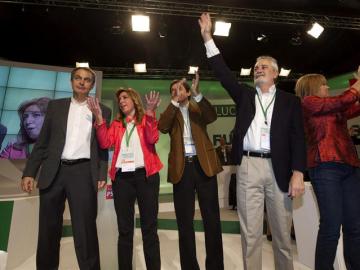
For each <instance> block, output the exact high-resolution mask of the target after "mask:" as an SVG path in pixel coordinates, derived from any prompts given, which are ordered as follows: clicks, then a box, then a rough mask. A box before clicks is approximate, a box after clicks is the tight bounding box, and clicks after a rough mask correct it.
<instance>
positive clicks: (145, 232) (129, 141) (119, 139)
mask: <svg viewBox="0 0 360 270" xmlns="http://www.w3.org/2000/svg"><path fill="white" fill-rule="evenodd" d="M116 99H117V102H118V105H119V114H118V116H117V118H116V119H115V120H114V121H113V122H112V123H111V126H110V128H109V129H108V128H107V127H106V123H105V121H104V120H103V118H102V113H101V109H100V107H99V102H98V100H96V99H94V98H89V100H88V104H89V108H90V110H91V111H92V112H93V114H94V115H95V118H96V128H97V129H96V135H97V138H98V141H99V145H100V147H101V148H110V147H112V146H114V155H113V158H112V163H111V168H110V173H109V174H110V178H111V180H112V181H113V182H112V189H113V196H114V204H115V211H116V215H117V222H118V230H119V238H118V263H119V269H120V270H131V269H132V257H133V235H134V205H135V200H137V202H138V206H139V211H140V223H141V232H142V238H143V247H144V255H145V261H146V268H147V269H154V270H160V265H161V263H160V247H159V237H158V234H157V215H158V197H159V186H160V177H159V173H158V172H159V171H160V169H161V168H162V164H161V161H160V159H159V157H158V155H157V154H156V150H155V144H156V143H157V141H158V139H159V132H158V129H157V120H156V116H155V110H156V108H157V107H158V105H159V103H160V98H159V93H155V92H150V93H149V94H148V95H147V96H146V111H144V108H143V105H142V102H141V98H140V95H139V94H138V93H137V92H136V91H135V90H134V89H131V88H128V89H120V90H118V91H117V92H116Z"/></svg>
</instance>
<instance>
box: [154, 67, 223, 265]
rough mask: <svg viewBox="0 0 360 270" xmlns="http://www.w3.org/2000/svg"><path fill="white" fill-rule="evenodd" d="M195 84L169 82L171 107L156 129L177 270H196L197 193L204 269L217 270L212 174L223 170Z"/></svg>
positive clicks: (219, 251)
mask: <svg viewBox="0 0 360 270" xmlns="http://www.w3.org/2000/svg"><path fill="white" fill-rule="evenodd" d="M198 84H199V75H198V74H196V78H195V79H194V80H193V84H192V87H191V88H190V86H189V85H188V84H187V83H186V80H185V79H182V80H176V81H173V82H172V83H171V85H170V93H171V102H170V104H169V106H168V107H167V108H166V110H165V111H164V112H163V113H162V114H161V116H160V119H159V130H160V131H161V132H162V133H169V135H170V153H169V160H168V181H169V182H171V183H173V184H174V186H173V190H174V205H175V213H176V220H177V224H178V230H179V249H180V261H181V268H182V269H186V270H197V269H199V264H198V262H197V259H196V246H195V232H194V227H193V221H194V211H195V193H197V196H198V201H199V206H200V211H201V216H202V219H203V224H204V230H205V246H206V262H205V264H206V269H208V270H209V269H214V270H215V269H216V270H221V269H224V263H223V248H222V236H221V225H220V214H219V201H218V188H217V181H216V174H217V173H219V172H220V171H221V170H222V167H221V164H220V161H219V159H218V157H217V154H216V152H215V150H214V147H213V145H212V143H211V141H210V139H209V136H208V134H207V132H206V126H207V125H208V124H210V123H212V122H214V121H215V120H216V118H217V116H216V112H215V109H214V108H213V106H212V105H211V104H210V102H209V101H208V100H207V99H206V98H205V97H203V96H202V94H201V93H200V91H199V87H198ZM191 92H192V94H193V98H191Z"/></svg>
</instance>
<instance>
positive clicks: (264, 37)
mask: <svg viewBox="0 0 360 270" xmlns="http://www.w3.org/2000/svg"><path fill="white" fill-rule="evenodd" d="M256 40H257V41H259V42H263V43H265V42H268V40H269V38H268V36H267V35H265V34H260V35H258V36H257V37H256Z"/></svg>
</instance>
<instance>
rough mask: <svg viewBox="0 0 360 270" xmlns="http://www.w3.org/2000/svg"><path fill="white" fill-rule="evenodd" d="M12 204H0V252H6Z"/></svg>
mask: <svg viewBox="0 0 360 270" xmlns="http://www.w3.org/2000/svg"><path fill="white" fill-rule="evenodd" d="M13 208H14V202H12V201H1V202H0V250H4V251H7V246H8V241H9V234H10V227H11V218H12V212H13Z"/></svg>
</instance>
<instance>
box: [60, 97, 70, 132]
mask: <svg viewBox="0 0 360 270" xmlns="http://www.w3.org/2000/svg"><path fill="white" fill-rule="evenodd" d="M70 102H71V98H68V99H65V100H64V104H63V106H60V108H59V116H60V117H59V118H60V121H61V132H62V133H63V135H64V137H66V129H67V121H68V116H69V109H70Z"/></svg>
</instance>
